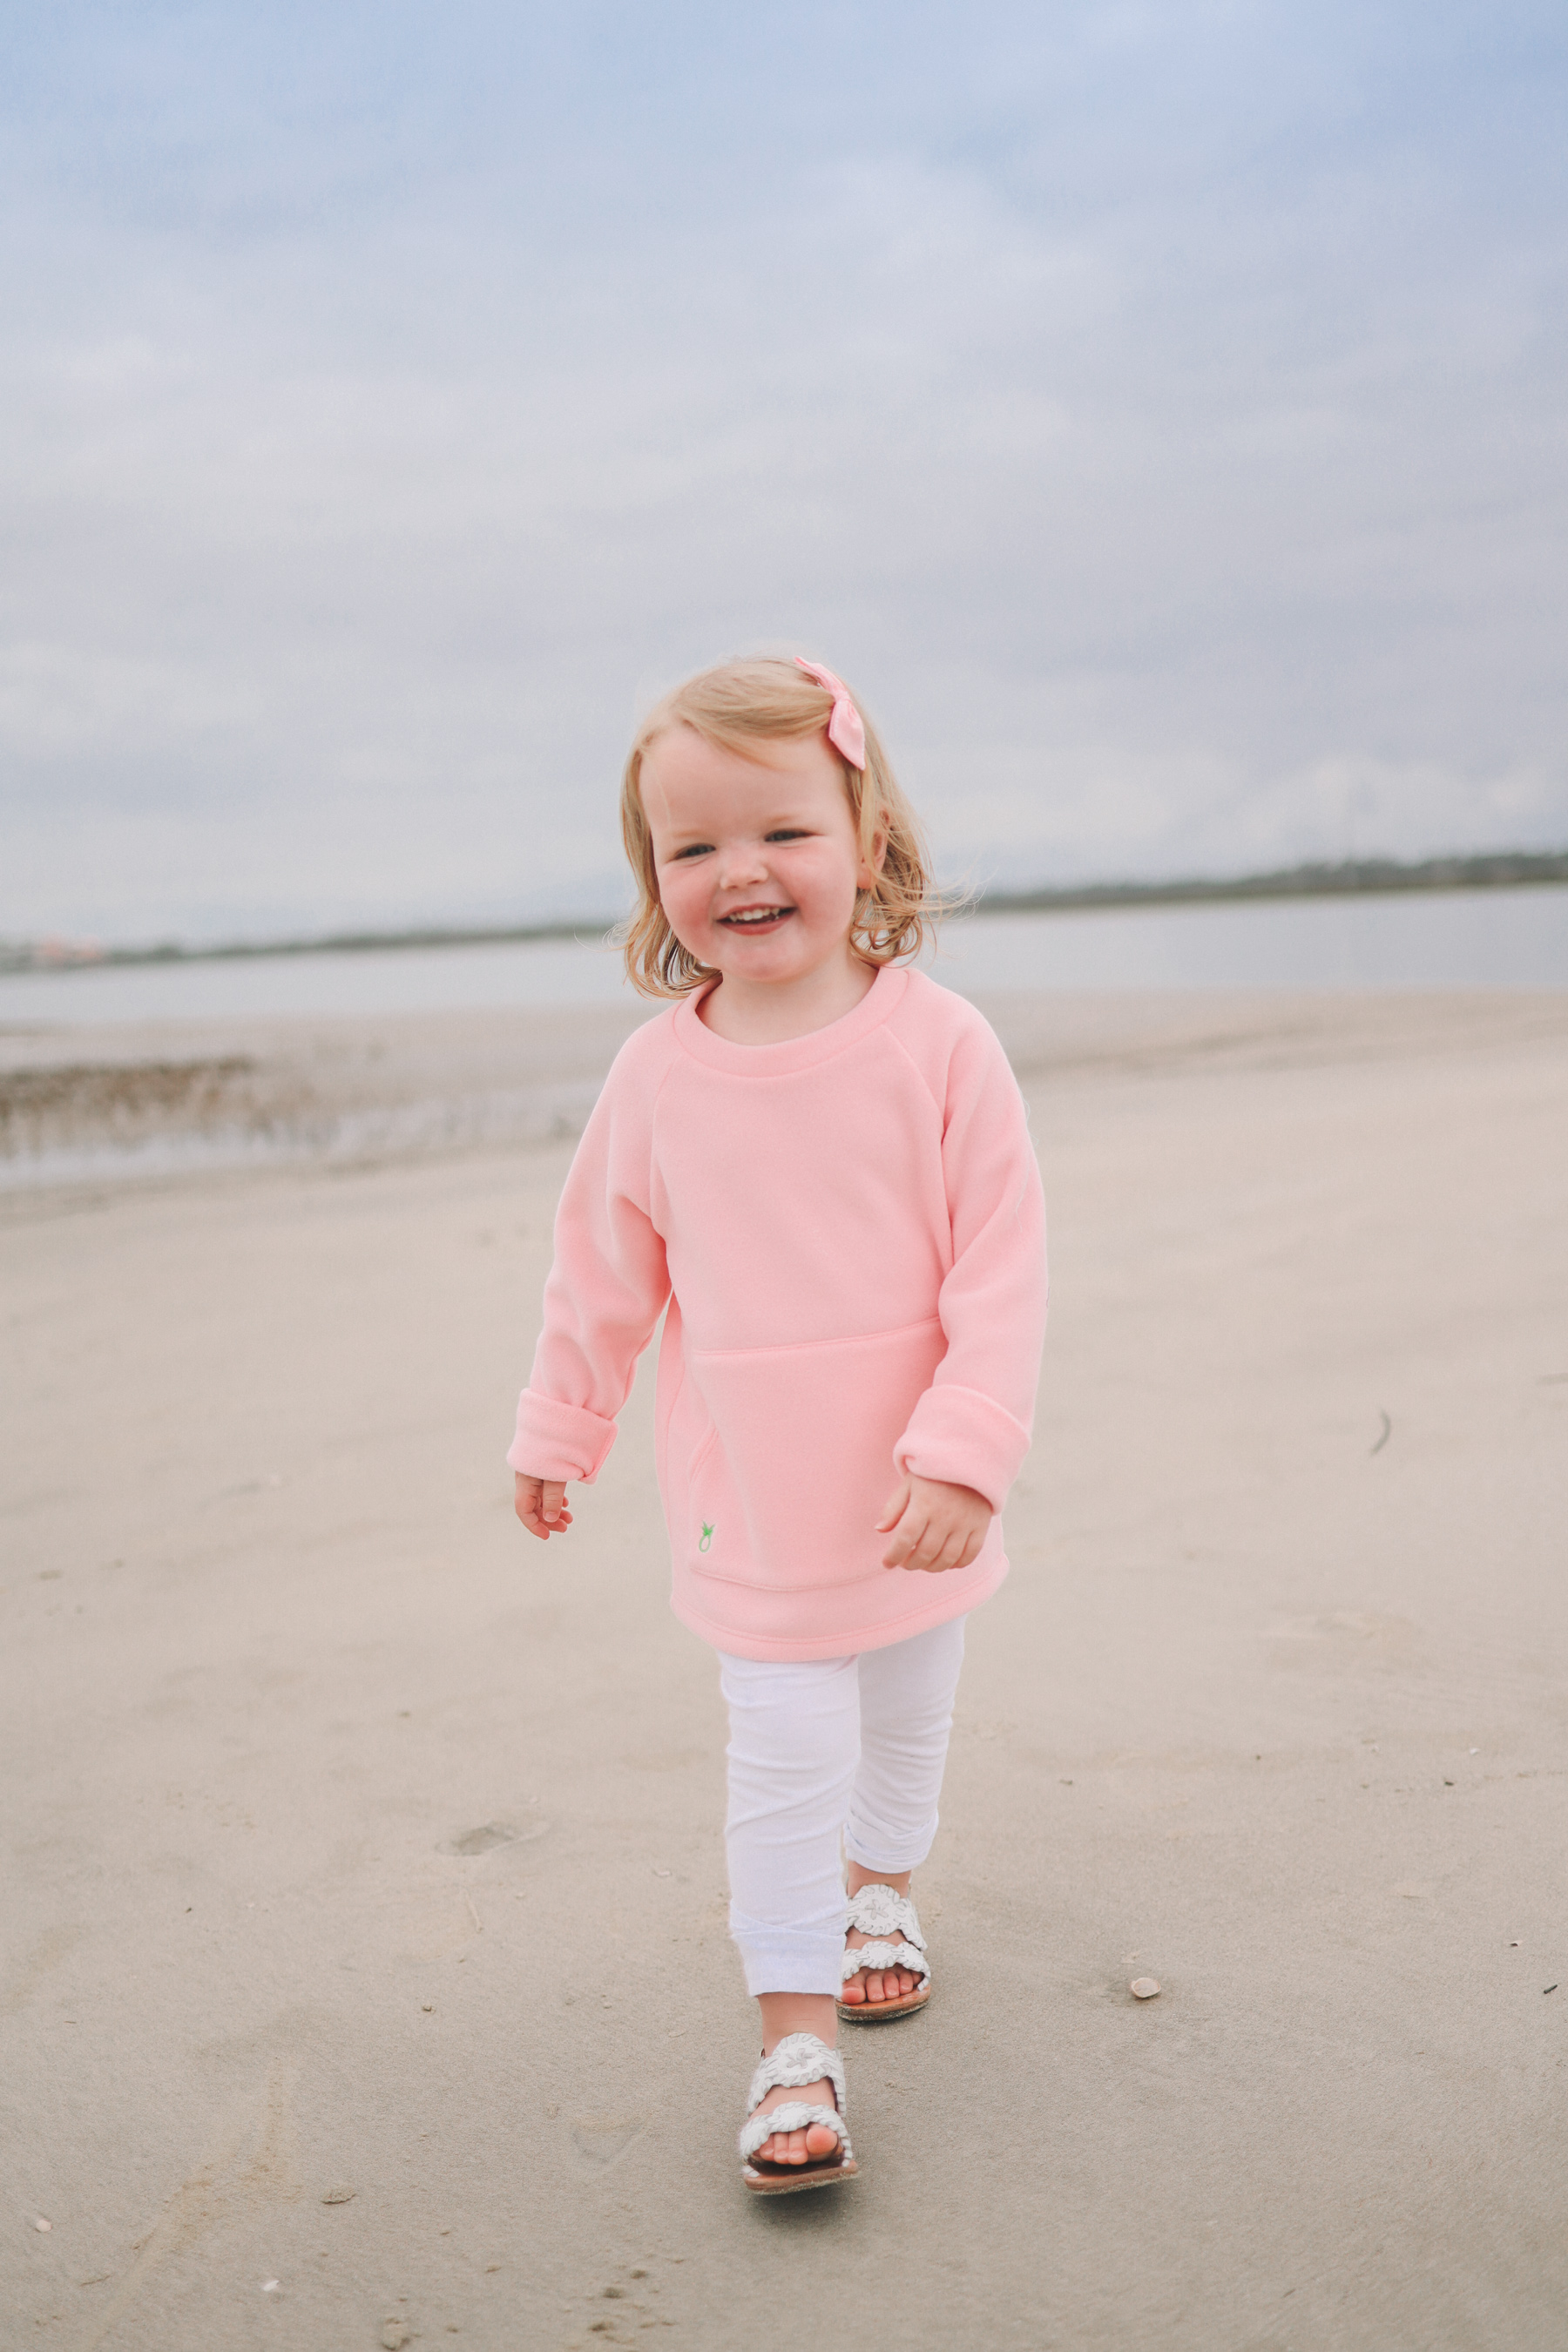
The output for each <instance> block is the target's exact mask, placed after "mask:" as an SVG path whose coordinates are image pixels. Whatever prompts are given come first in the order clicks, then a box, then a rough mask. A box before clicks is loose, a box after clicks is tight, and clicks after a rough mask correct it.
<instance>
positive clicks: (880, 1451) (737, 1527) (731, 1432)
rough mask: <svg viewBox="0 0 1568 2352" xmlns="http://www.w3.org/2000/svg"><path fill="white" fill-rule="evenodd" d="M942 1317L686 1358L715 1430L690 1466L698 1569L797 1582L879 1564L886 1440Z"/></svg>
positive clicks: (866, 1572) (924, 1372)
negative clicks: (798, 1343) (800, 1343)
mask: <svg viewBox="0 0 1568 2352" xmlns="http://www.w3.org/2000/svg"><path fill="white" fill-rule="evenodd" d="M945 1345H946V1343H945V1340H944V1339H943V1336H942V1325H941V1324H940V1322H938V1321H937V1320H936V1319H935V1318H932V1319H931V1321H930V1322H927V1323H914V1324H909V1325H906V1326H905V1327H904V1328H902V1329H901V1330H897V1331H877V1332H872V1333H871V1334H869V1335H868V1337H866V1338H863V1339H827V1340H823V1341H820V1342H813V1343H810V1344H808V1345H806V1346H804V1347H791V1348H755V1349H752V1348H747V1349H726V1350H724V1351H723V1352H722V1353H715V1354H708V1355H703V1354H699V1353H695V1352H694V1353H693V1354H692V1355H691V1357H690V1359H689V1363H690V1370H691V1377H692V1380H693V1381H694V1382H695V1383H696V1386H697V1388H698V1389H699V1391H700V1394H701V1396H702V1399H703V1402H705V1403H706V1405H707V1408H708V1412H709V1416H710V1421H711V1424H712V1435H711V1437H710V1439H709V1440H708V1441H707V1442H705V1443H704V1444H702V1445H701V1446H700V1448H699V1450H698V1453H697V1454H696V1456H695V1458H694V1460H693V1461H692V1464H691V1469H690V1495H689V1513H690V1517H691V1528H690V1532H689V1560H690V1564H691V1566H692V1568H693V1569H694V1570H696V1571H697V1573H698V1574H699V1575H702V1576H711V1577H717V1578H720V1579H721V1580H725V1581H728V1582H731V1583H736V1584H755V1585H763V1586H765V1587H767V1588H769V1589H770V1590H772V1591H809V1590H810V1589H811V1588H812V1587H813V1586H823V1585H833V1584H843V1583H845V1582H847V1581H850V1580H854V1579H856V1578H858V1577H861V1576H882V1575H885V1574H886V1573H887V1571H886V1570H884V1568H883V1567H882V1564H881V1555H882V1549H883V1547H884V1545H885V1544H886V1542H887V1537H886V1536H885V1535H879V1534H878V1532H877V1521H878V1519H879V1517H881V1514H882V1506H883V1505H884V1503H885V1502H886V1501H887V1499H888V1496H889V1492H890V1491H891V1488H892V1485H893V1481H894V1478H895V1476H896V1475H897V1473H896V1471H895V1469H894V1466H893V1447H894V1445H895V1444H897V1442H898V1440H899V1438H900V1436H901V1435H902V1434H903V1432H904V1429H905V1428H906V1426H907V1425H908V1423H909V1418H910V1413H911V1412H913V1411H914V1408H915V1403H916V1401H917V1399H919V1398H920V1397H921V1396H922V1395H923V1394H924V1392H925V1391H926V1390H927V1389H928V1388H929V1387H930V1386H931V1377H932V1375H933V1373H934V1372H935V1370H936V1368H937V1366H938V1364H939V1363H940V1362H941V1361H942V1355H943V1353H944V1351H945Z"/></svg>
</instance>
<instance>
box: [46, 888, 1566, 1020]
mask: <svg viewBox="0 0 1568 2352" xmlns="http://www.w3.org/2000/svg"><path fill="white" fill-rule="evenodd" d="M931 969H932V970H933V971H935V973H936V975H937V977H938V978H939V979H941V980H943V981H945V982H947V983H948V984H949V985H950V986H952V987H954V988H957V989H960V990H962V991H963V992H965V993H969V992H974V993H977V994H978V993H983V992H985V991H987V990H990V989H1037V988H1053V989H1055V988H1062V989H1116V988H1128V989H1180V988H1245V989H1269V988H1281V989H1355V988H1392V989H1405V988H1415V989H1430V988H1457V989H1466V988H1482V989H1489V988H1568V887H1543V888H1539V889H1518V890H1508V889H1502V890H1498V889H1494V890H1455V891H1432V892H1412V893H1410V894H1408V895H1405V896H1395V897H1389V898H1372V897H1368V898H1293V899H1277V900H1271V901H1270V900H1252V901H1248V902H1244V903H1241V904H1231V905H1221V906H1188V907H1118V908H1105V909H1100V910H1083V911H1079V912H1074V913H1070V914H1027V915H975V916H968V917H965V918H963V919H961V920H958V921H955V922H951V923H949V924H947V925H946V926H944V928H943V931H942V948H941V951H940V953H939V954H938V955H937V957H936V959H935V961H934V962H933V963H932V965H931ZM629 993H630V992H629V991H628V990H627V988H626V982H625V980H624V978H623V976H622V972H621V965H620V959H619V957H618V955H617V954H616V951H615V950H613V949H609V948H606V947H605V946H604V945H602V944H601V943H599V942H597V941H595V940H582V941H580V942H574V941H572V940H523V941H518V942H516V943H513V944H510V945H501V946H484V947H442V948H388V949H376V950H364V951H362V952H358V953H344V952H343V951H342V950H339V951H337V952H334V953H322V954H312V955H298V956H268V957H258V958H256V959H254V960H247V961H236V962H216V963H186V964H144V965H132V966H126V967H115V966H109V967H99V968H96V969H95V968H92V967H88V968H87V969H84V970H76V971H50V972H14V973H6V974H0V1026H5V1027H12V1028H15V1027H32V1026H35V1025H37V1024H54V1023H57V1022H61V1023H68V1022H135V1021H163V1020H178V1021H184V1020H200V1019H203V1018H222V1019H235V1018H241V1017H245V1016H258V1017H262V1016H270V1015H274V1014H289V1013H303V1014H310V1015H321V1014H331V1013H373V1014H374V1013H436V1012H461V1011H483V1010H490V1009H503V1008H507V1007H527V1006H531V1005H539V1006H545V1005H552V1004H605V1003H617V1002H619V1001H621V1000H622V999H623V998H625V997H626V996H628V995H629Z"/></svg>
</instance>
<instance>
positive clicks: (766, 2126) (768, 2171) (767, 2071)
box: [740, 2033, 860, 2197]
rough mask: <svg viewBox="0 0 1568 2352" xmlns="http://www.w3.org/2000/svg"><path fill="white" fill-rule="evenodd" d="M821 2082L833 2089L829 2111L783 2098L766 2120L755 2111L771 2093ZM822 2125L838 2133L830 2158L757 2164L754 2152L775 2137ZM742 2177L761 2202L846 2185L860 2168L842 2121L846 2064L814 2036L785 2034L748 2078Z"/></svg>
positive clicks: (741, 2145)
mask: <svg viewBox="0 0 1568 2352" xmlns="http://www.w3.org/2000/svg"><path fill="white" fill-rule="evenodd" d="M824 2079H826V2081H827V2082H829V2083H831V2084H832V2085H833V2097H834V2105H832V2106H831V2107H808V2106H807V2105H806V2104H805V2100H804V2099H786V2100H785V2101H784V2105H782V2106H778V2107H773V2108H770V2109H769V2111H768V2113H767V2114H766V2115H765V2116H760V2115H758V2113H757V2109H758V2107H759V2106H760V2105H762V2103H763V2100H764V2099H765V2098H766V2097H767V2095H768V2093H769V2092H770V2091H773V2090H783V2091H798V2090H802V2089H804V2087H805V2084H807V2083H820V2082H822V2081H823V2080H824ZM812 2124H822V2125H824V2126H826V2129H827V2130H828V2131H830V2132H834V2133H837V2138H838V2146H837V2148H836V2149H835V2150H834V2153H833V2154H832V2155H831V2156H816V2157H811V2158H807V2160H806V2162H805V2164H771V2163H766V2162H763V2161H762V2160H758V2159H757V2150H758V2148H760V2147H762V2145H763V2141H764V2140H768V2139H771V2138H772V2137H773V2134H774V2132H793V2131H805V2130H806V2129H807V2128H808V2127H809V2126H811V2125H812ZM740 2149H741V2178H742V2180H743V2181H744V2182H745V2184H746V2186H747V2188H748V2189H754V2190H755V2191H756V2193H757V2195H758V2196H759V2197H786V2196H788V2194H789V2192H790V2190H791V2189H827V2188H831V2187H832V2185H833V2183H834V2182H835V2181H838V2180H848V2179H850V2178H851V2177H852V2176H853V2175H854V2174H855V2173H857V2172H858V2171H859V2169H860V2168H859V2166H858V2164H857V2163H856V2161H855V2151H854V2149H853V2148H852V2147H850V2145H849V2127H848V2125H847V2122H846V2120H845V2094H844V2061H843V2059H842V2058H841V2057H840V2056H839V2055H838V2053H837V2050H830V2049H829V2048H828V2046H827V2044H826V2042H819V2041H818V2040H817V2038H816V2034H815V2033H786V2034H785V2035H784V2040H783V2041H782V2042H778V2043H776V2044H775V2045H774V2047H773V2049H772V2050H771V2051H770V2052H769V2053H768V2055H767V2056H766V2057H765V2058H764V2059H763V2062H762V2064H761V2065H760V2066H759V2067H758V2068H757V2071H756V2073H755V2074H753V2075H752V2088H751V2091H750V2094H749V2095H748V2096H747V2100H746V2120H745V2122H744V2123H743V2124H742V2126H741V2138H740Z"/></svg>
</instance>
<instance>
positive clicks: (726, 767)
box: [640, 725, 876, 1017]
mask: <svg viewBox="0 0 1568 2352" xmlns="http://www.w3.org/2000/svg"><path fill="white" fill-rule="evenodd" d="M640 790H641V798H642V804H643V811H644V814H645V816H646V818H647V826H648V830H649V833H650V834H651V835H652V838H653V854H654V865H655V870H656V872H657V875H658V893H659V899H660V902H661V904H662V906H663V908H664V912H665V916H666V919H668V923H669V926H670V929H672V930H673V931H674V933H675V935H676V937H677V939H678V940H679V941H680V943H681V945H682V947H684V948H685V949H686V950H688V951H689V953H690V954H691V955H693V956H695V957H696V958H697V959H698V961H700V962H701V963H705V964H707V965H709V966H710V967H711V968H712V969H713V970H714V971H718V972H720V973H721V975H722V977H723V981H724V982H725V992H726V994H727V995H728V996H729V998H730V1002H731V1006H732V1007H737V1006H738V1004H739V1002H740V1000H742V999H746V998H751V997H753V996H754V995H756V994H757V993H759V992H760V993H762V994H773V995H779V994H785V995H787V994H798V993H800V992H809V993H812V994H814V995H815V994H816V993H818V992H822V991H824V990H826V991H829V992H832V991H835V990H837V991H839V992H842V991H844V990H849V991H852V993H851V995H850V998H849V1002H850V1003H853V1002H855V1001H857V1000H858V996H859V995H861V994H863V993H864V992H865V990H866V988H868V987H869V985H870V982H871V978H872V974H871V973H870V972H869V971H868V969H867V967H866V966H865V965H864V964H862V963H861V962H860V961H859V959H858V957H857V956H856V955H855V953H854V951H853V950H852V949H851V947H850V944H849V926H850V924H851V922H852V921H853V919H854V916H855V901H856V894H857V892H858V891H859V890H861V889H866V888H869V887H870V886H871V884H872V883H873V881H874V880H875V878H876V877H875V876H874V874H873V872H872V870H871V868H870V866H868V865H867V864H866V863H865V861H864V860H863V859H862V857H861V855H860V847H859V843H858V839H857V835H856V827H855V819H854V816H853V814H852V812H851V810H850V806H849V798H848V794H847V793H846V791H845V789H844V773H843V770H842V769H841V768H840V766H839V764H838V761H837V758H836V757H835V755H834V754H833V752H832V751H830V750H829V749H828V746H827V742H826V738H825V737H824V736H821V735H808V736H802V737H798V738H794V739H786V740H769V739H766V738H759V740H758V741H757V744H756V748H755V751H753V752H751V753H750V754H748V755H747V756H744V757H742V754H741V753H740V752H738V751H728V750H726V749H725V748H724V747H723V746H722V745H721V744H717V743H712V742H710V741H709V740H708V739H707V737H706V736H702V735H699V734H698V733H697V731H696V730H695V729H693V728H690V727H686V726H680V725H677V726H674V727H671V728H669V729H668V730H667V731H666V732H665V733H664V734H662V735H659V736H658V737H656V739H655V740H654V741H653V742H652V743H651V744H650V745H649V746H648V748H647V751H645V753H644V754H643V761H642V774H641V784H640ZM840 1009H843V1010H847V1009H848V1008H847V1005H845V1006H843V1007H841V1008H840ZM829 1017H834V1016H832V1015H830V1016H829Z"/></svg>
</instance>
